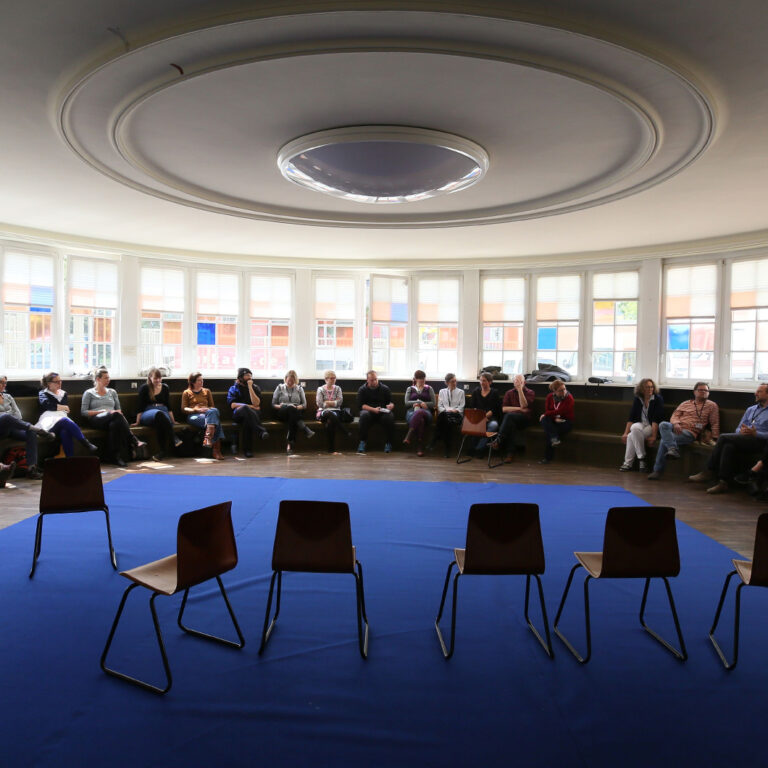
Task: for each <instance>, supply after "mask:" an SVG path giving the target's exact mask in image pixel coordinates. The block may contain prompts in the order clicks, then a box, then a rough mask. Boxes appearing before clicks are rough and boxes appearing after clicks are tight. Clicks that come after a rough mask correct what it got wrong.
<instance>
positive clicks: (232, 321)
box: [196, 272, 240, 371]
mask: <svg viewBox="0 0 768 768" xmlns="http://www.w3.org/2000/svg"><path fill="white" fill-rule="evenodd" d="M239 310H240V299H239V294H238V280H237V275H232V274H226V273H221V272H198V273H197V321H196V322H197V338H196V341H197V367H198V368H199V369H200V370H201V371H224V370H226V371H231V370H232V368H235V367H236V359H235V358H236V356H237V315H238V312H239Z"/></svg>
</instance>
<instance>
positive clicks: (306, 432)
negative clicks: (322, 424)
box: [304, 427, 315, 440]
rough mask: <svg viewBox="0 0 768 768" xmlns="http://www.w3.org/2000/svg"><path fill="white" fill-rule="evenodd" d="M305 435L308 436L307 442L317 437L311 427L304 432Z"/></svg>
mask: <svg viewBox="0 0 768 768" xmlns="http://www.w3.org/2000/svg"><path fill="white" fill-rule="evenodd" d="M304 434H305V435H306V436H307V440H309V439H310V438H311V437H314V436H315V433H314V432H313V431H312V430H311V429H310V428H309V427H307V428H306V429H305V430H304Z"/></svg>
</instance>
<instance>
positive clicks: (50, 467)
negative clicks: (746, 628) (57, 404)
mask: <svg viewBox="0 0 768 768" xmlns="http://www.w3.org/2000/svg"><path fill="white" fill-rule="evenodd" d="M62 461H65V462H77V464H76V465H77V466H85V467H91V466H93V467H95V468H96V469H95V470H90V471H91V472H96V473H98V479H99V485H101V463H100V462H99V459H98V458H96V457H95V456H85V457H82V456H78V457H74V458H64V459H48V460H47V461H46V462H45V467H46V470H47V471H46V473H44V474H43V488H41V491H40V495H41V509H40V511H39V512H38V516H37V525H36V527H35V544H34V548H33V551H32V568H31V569H30V571H29V578H30V579H31V578H32V577H33V576H34V575H35V569H36V568H37V560H38V558H39V557H40V551H41V550H42V546H43V518H44V517H45V515H63V514H76V513H79V512H95V511H97V510H101V511H102V512H104V518H105V520H106V524H107V544H108V546H109V559H110V562H111V563H112V568H113V569H114V570H117V555H116V554H115V548H114V546H113V544H112V528H111V526H110V524H109V506H108V505H107V504H106V502H104V491H103V486H102V491H101V497H102V498H101V501H102V503H101V504H93V505H90V504H89V505H87V506H80V505H77V506H75V507H70V508H67V507H66V506H62V508H61V509H43V508H42V503H43V499H44V496H43V494H44V489H45V485H46V477H48V478H49V481H48V482H49V483H50V482H51V479H50V478H52V476H53V473H54V471H55V470H54V467H58V466H59V465H58V464H53V463H52V462H62ZM70 466H73V465H72V464H70Z"/></svg>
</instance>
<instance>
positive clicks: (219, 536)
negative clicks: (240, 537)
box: [176, 501, 237, 590]
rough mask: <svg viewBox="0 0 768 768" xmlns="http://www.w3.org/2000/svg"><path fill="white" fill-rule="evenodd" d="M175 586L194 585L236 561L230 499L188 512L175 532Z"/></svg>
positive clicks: (184, 587) (234, 564) (219, 572)
mask: <svg viewBox="0 0 768 768" xmlns="http://www.w3.org/2000/svg"><path fill="white" fill-rule="evenodd" d="M176 560H177V567H178V585H177V590H182V589H187V587H193V586H195V584H201V583H202V582H204V581H208V579H212V578H214V577H215V576H219V575H221V574H222V573H226V572H227V571H231V570H232V569H233V568H234V567H235V566H236V565H237V545H236V543H235V531H234V529H233V527H232V502H231V501H224V502H222V503H221V504H214V505H213V506H210V507H204V508H203V509H196V510H194V511H193V512H187V513H186V514H183V515H182V516H181V517H180V518H179V526H178V530H177V534H176Z"/></svg>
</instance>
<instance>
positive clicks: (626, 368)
mask: <svg viewBox="0 0 768 768" xmlns="http://www.w3.org/2000/svg"><path fill="white" fill-rule="evenodd" d="M638 291H639V276H638V273H637V272H613V273H601V274H597V275H594V276H593V278H592V375H593V376H605V377H607V378H610V379H614V380H616V381H632V380H633V378H634V377H635V375H636V373H637V303H638V302H637V297H638Z"/></svg>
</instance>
